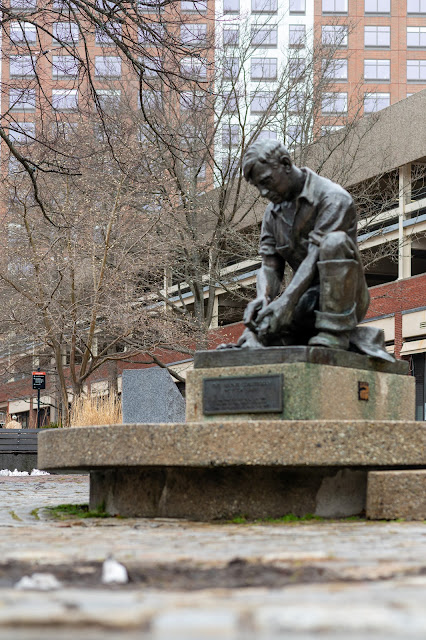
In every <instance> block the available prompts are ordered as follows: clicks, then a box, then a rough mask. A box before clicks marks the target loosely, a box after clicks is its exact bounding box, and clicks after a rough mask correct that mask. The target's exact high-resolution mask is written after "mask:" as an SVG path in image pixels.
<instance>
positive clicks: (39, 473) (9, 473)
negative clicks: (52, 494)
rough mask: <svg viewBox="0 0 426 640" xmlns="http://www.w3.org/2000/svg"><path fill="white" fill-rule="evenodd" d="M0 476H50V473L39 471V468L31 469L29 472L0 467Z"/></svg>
mask: <svg viewBox="0 0 426 640" xmlns="http://www.w3.org/2000/svg"><path fill="white" fill-rule="evenodd" d="M0 476H50V473H48V472H47V471H40V469H33V470H32V471H31V473H28V471H18V469H15V471H11V470H10V469H1V470H0Z"/></svg>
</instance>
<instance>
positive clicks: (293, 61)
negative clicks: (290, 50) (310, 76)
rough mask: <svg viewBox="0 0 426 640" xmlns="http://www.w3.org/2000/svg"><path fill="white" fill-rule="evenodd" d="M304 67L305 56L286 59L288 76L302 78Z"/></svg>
mask: <svg viewBox="0 0 426 640" xmlns="http://www.w3.org/2000/svg"><path fill="white" fill-rule="evenodd" d="M305 69H306V61H305V58H289V61H288V75H289V77H290V78H293V79H297V78H302V76H303V74H304V73H305Z"/></svg>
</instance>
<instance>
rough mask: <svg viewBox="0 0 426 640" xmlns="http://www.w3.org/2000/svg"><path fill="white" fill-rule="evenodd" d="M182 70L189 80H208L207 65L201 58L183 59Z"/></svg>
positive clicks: (181, 62)
mask: <svg viewBox="0 0 426 640" xmlns="http://www.w3.org/2000/svg"><path fill="white" fill-rule="evenodd" d="M180 70H181V73H182V75H183V76H184V77H185V78H188V79H194V80H195V79H197V80H205V79H206V78H207V63H206V61H205V60H200V59H199V58H183V60H181V61H180Z"/></svg>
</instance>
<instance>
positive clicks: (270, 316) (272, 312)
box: [255, 295, 295, 338]
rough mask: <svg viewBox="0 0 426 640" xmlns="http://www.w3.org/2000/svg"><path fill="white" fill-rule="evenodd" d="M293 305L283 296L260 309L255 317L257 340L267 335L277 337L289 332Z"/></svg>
mask: <svg viewBox="0 0 426 640" xmlns="http://www.w3.org/2000/svg"><path fill="white" fill-rule="evenodd" d="M294 308H295V305H294V304H293V302H292V301H291V300H290V299H289V298H287V297H286V296H285V295H283V296H281V297H280V298H277V299H276V300H274V301H273V302H271V303H270V304H268V306H267V307H265V308H264V309H262V310H261V311H260V312H259V313H258V314H257V317H256V329H255V330H256V333H257V335H258V336H259V338H263V337H264V336H266V335H268V334H274V335H279V334H281V333H285V332H287V331H288V330H289V328H290V325H291V322H292V319H293V313H294Z"/></svg>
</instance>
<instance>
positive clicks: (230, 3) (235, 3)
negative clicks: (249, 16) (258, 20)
mask: <svg viewBox="0 0 426 640" xmlns="http://www.w3.org/2000/svg"><path fill="white" fill-rule="evenodd" d="M223 13H240V0H223Z"/></svg>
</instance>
